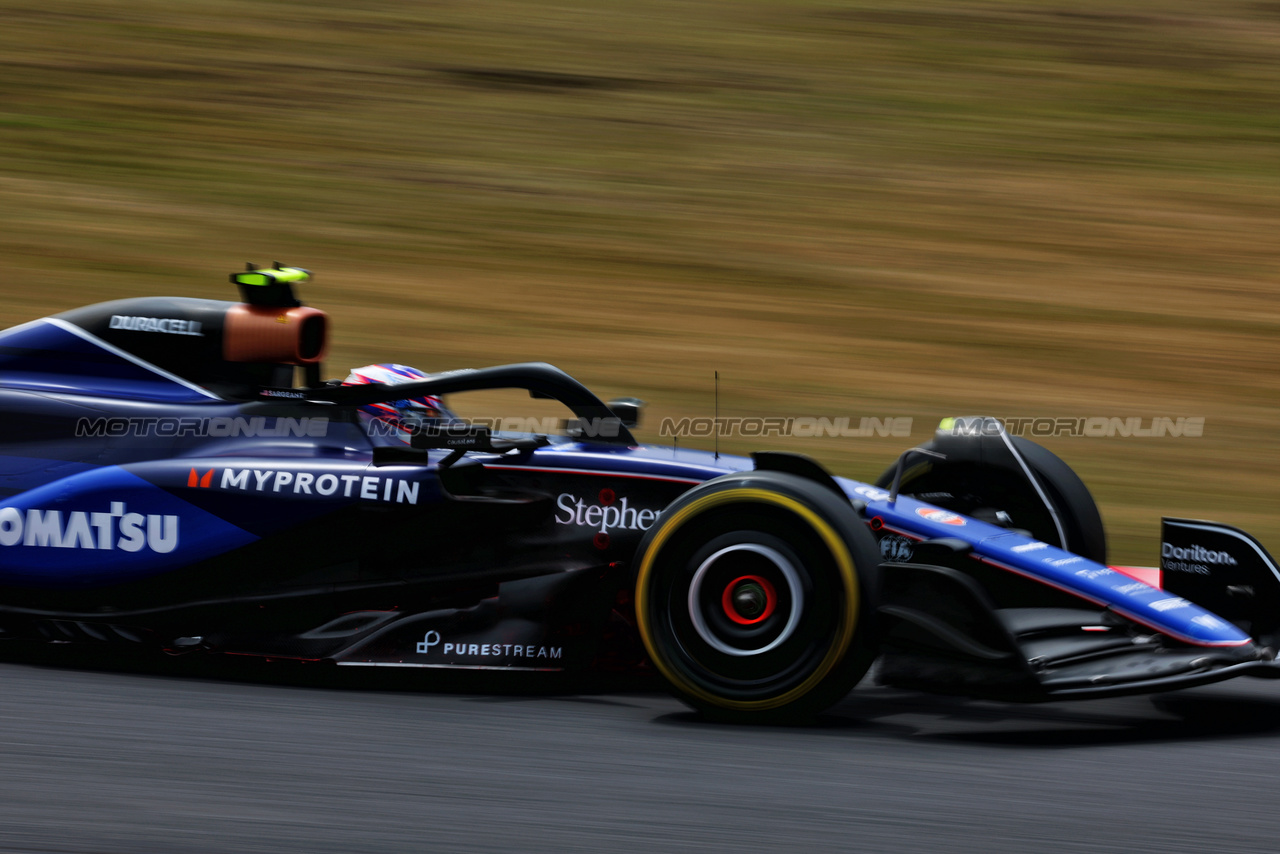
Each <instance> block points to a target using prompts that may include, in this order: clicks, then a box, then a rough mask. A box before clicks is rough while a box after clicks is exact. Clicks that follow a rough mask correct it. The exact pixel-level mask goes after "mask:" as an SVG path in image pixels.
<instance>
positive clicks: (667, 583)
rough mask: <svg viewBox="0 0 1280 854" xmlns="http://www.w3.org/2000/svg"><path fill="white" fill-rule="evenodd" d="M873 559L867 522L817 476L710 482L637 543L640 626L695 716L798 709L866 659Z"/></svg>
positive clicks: (845, 679)
mask: <svg viewBox="0 0 1280 854" xmlns="http://www.w3.org/2000/svg"><path fill="white" fill-rule="evenodd" d="M878 564H879V557H878V552H877V550H876V546H875V542H874V539H873V538H872V536H871V534H870V532H869V531H868V530H867V529H866V526H865V525H864V524H863V523H862V521H861V520H860V519H858V518H857V516H856V514H855V513H854V511H853V508H852V506H851V505H850V504H849V502H848V501H847V500H846V499H845V498H844V497H843V496H840V495H836V494H835V493H834V492H832V491H831V490H830V489H828V488H827V487H826V486H823V485H820V484H818V483H815V482H813V481H810V480H807V479H805V478H802V477H798V476H796V475H792V474H786V473H781V472H760V471H757V472H750V473H743V474H737V475H729V476H726V477H722V478H717V479H715V480H713V481H708V482H707V483H705V484H701V485H699V486H697V487H694V488H693V489H691V490H690V491H689V492H687V493H685V494H684V495H683V496H681V497H680V498H678V499H677V500H676V501H675V502H673V503H672V504H671V506H669V507H668V508H667V509H666V510H665V511H664V512H663V514H662V516H661V517H660V518H659V519H658V521H657V523H656V524H655V525H654V526H653V528H651V529H650V530H649V532H648V534H647V535H646V536H645V539H644V541H643V542H642V543H641V544H640V548H639V551H638V560H637V566H638V570H637V579H636V610H637V619H638V623H639V627H640V635H641V638H642V639H643V641H644V644H645V648H646V650H647V652H648V653H649V656H650V657H651V659H652V660H653V663H654V665H655V666H656V667H657V668H658V670H659V671H660V672H661V673H662V674H663V675H664V676H665V677H666V679H667V681H668V682H669V683H670V685H671V687H672V689H673V690H674V692H675V693H676V695H677V696H679V697H681V698H682V699H683V700H685V701H686V702H688V703H689V704H690V705H692V706H693V707H694V708H696V709H698V710H700V711H701V712H703V713H704V714H706V715H708V716H711V717H714V718H718V719H729V720H738V721H758V722H780V721H794V720H799V719H803V718H806V717H808V716H811V715H813V714H814V713H816V712H818V711H821V710H822V709H824V708H826V707H827V706H829V705H831V704H832V703H834V702H836V701H837V700H839V699H840V698H841V697H843V696H844V695H845V694H846V693H848V691H849V689H850V688H852V687H853V685H854V684H855V683H856V682H857V681H858V679H860V678H861V677H862V675H863V674H864V673H865V672H866V670H867V667H868V666H869V665H870V663H871V660H872V658H873V655H874V649H873V644H872V631H871V619H870V615H871V614H872V613H874V602H873V601H872V600H873V598H874V595H875V586H876V585H875V582H874V579H875V575H874V573H875V572H876V569H877V566H878Z"/></svg>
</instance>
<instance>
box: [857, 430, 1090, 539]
mask: <svg viewBox="0 0 1280 854" xmlns="http://www.w3.org/2000/svg"><path fill="white" fill-rule="evenodd" d="M1005 438H1007V439H1008V440H1009V442H1010V448H1011V450H1012V451H1014V452H1016V455H1017V456H1016V457H1010V460H1011V461H1012V462H1011V464H1007V465H996V464H992V463H987V462H981V461H975V460H958V461H953V460H952V459H945V460H939V459H921V461H920V462H918V463H916V464H914V465H911V466H910V467H908V468H907V469H906V470H905V471H904V472H903V474H902V482H901V484H900V485H899V492H900V494H902V495H909V496H912V497H914V498H918V499H919V500H921V501H925V502H928V503H929V504H934V505H937V506H938V507H943V508H945V509H947V510H951V511H953V512H956V513H960V514H962V515H965V516H974V517H976V518H979V519H984V520H985V521H991V518H992V516H993V514H995V513H997V512H1004V513H1005V514H1006V515H1007V517H1008V524H1009V525H1010V526H1011V527H1014V528H1019V529H1023V530H1026V531H1029V532H1030V533H1031V536H1033V537H1035V538H1036V539H1037V540H1040V541H1042V542H1046V543H1049V544H1050V545H1054V546H1058V547H1059V548H1063V549H1066V550H1067V551H1070V552H1073V553H1075V554H1078V555H1080V556H1081V557H1085V558H1088V559H1089V560H1092V561H1095V562H1097V563H1101V564H1105V563H1106V562H1107V535H1106V530H1105V529H1104V528H1103V526H1102V516H1101V515H1100V514H1099V513H1098V505H1097V504H1096V503H1094V500H1093V496H1092V495H1091V494H1090V493H1089V489H1088V487H1086V486H1085V485H1084V482H1083V481H1082V480H1080V477H1079V476H1078V475H1077V474H1076V473H1075V472H1074V471H1073V470H1072V469H1071V467H1070V466H1068V465H1067V464H1066V463H1065V462H1063V461H1062V459H1061V458H1059V457H1058V456H1057V455H1056V454H1054V453H1053V452H1052V451H1050V450H1049V449H1047V448H1045V447H1042V446H1041V445H1037V444H1036V443H1035V442H1032V441H1031V440H1029V439H1023V438H1022V437H1020V436H1008V437H1005ZM920 447H921V448H924V449H926V450H934V449H936V447H937V443H936V441H929V442H926V443H924V444H923V445H921V446H920ZM1019 458H1020V462H1019ZM1024 466H1025V469H1024V468H1023V467H1024ZM894 471H895V469H894V468H893V467H891V468H889V469H887V470H886V471H885V472H884V474H882V475H880V478H879V480H877V481H876V486H879V487H881V488H882V489H889V488H890V487H891V485H892V484H893V476H894Z"/></svg>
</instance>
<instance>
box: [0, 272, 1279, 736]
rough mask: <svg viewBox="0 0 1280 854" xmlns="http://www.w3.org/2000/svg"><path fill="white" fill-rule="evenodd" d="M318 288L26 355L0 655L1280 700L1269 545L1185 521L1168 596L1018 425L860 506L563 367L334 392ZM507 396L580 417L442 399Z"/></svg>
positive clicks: (6, 471) (175, 307)
mask: <svg viewBox="0 0 1280 854" xmlns="http://www.w3.org/2000/svg"><path fill="white" fill-rule="evenodd" d="M308 277H309V274H308V273H307V272H306V271H305V270H301V269H299V268H291V267H281V266H279V265H276V266H275V267H274V268H272V269H255V268H253V267H252V266H250V267H249V269H247V270H246V271H244V272H242V273H236V274H233V275H232V276H231V279H232V282H233V283H235V284H236V285H237V286H238V287H239V289H240V293H241V298H242V299H241V301H240V302H223V301H214V300H202V299H188V298H161V297H157V298H137V299H124V300H118V301H114V302H107V303H101V304H98V305H91V306H86V307H83V308H77V309H74V310H71V311H67V312H64V313H62V314H59V315H55V316H52V317H46V318H41V319H38V320H34V321H31V322H29V323H26V324H23V325H21V326H16V327H13V328H11V329H8V330H5V331H3V332H0V412H3V417H2V418H0V637H2V638H5V639H7V640H9V641H11V642H13V643H15V644H17V643H21V642H23V641H26V642H54V643H75V644H99V645H102V644H116V645H131V646H136V647H140V648H152V649H154V650H156V651H157V652H159V651H165V652H169V653H172V654H180V653H185V654H197V653H203V654H206V655H210V654H238V655H250V656H258V657H263V658H270V659H293V660H299V661H314V662H323V663H325V664H328V665H336V666H340V667H382V668H415V669H418V670H417V671H416V672H428V671H430V670H431V669H437V670H448V669H466V670H488V671H494V672H513V671H523V672H534V673H537V672H571V671H584V672H591V671H614V672H624V673H626V672H632V671H634V672H637V673H640V672H644V671H646V670H648V672H653V670H655V669H656V671H657V672H658V673H659V674H661V676H662V677H663V678H665V680H666V681H667V682H668V683H669V685H670V687H671V688H672V689H673V690H674V692H675V693H676V694H677V695H678V696H679V697H681V698H682V699H684V700H685V701H687V702H688V703H690V704H691V705H693V706H694V707H695V708H697V709H699V710H701V711H702V712H704V713H705V714H708V715H711V716H713V717H718V718H723V719H734V720H749V721H751V720H754V721H776V720H794V719H797V718H803V717H805V716H808V715H812V714H813V713H815V712H816V711H819V710H821V709H823V708H825V707H826V706H828V705H830V704H832V703H834V702H836V701H837V700H838V699H840V698H841V697H842V696H843V695H844V694H845V693H846V692H848V691H849V690H850V688H851V687H852V686H853V685H854V684H855V683H856V682H857V681H858V680H859V679H860V678H861V677H862V676H863V675H864V674H865V673H866V672H867V669H868V667H869V666H870V665H871V663H872V662H873V660H878V662H879V664H878V668H877V671H876V672H877V678H878V679H879V680H880V682H882V683H884V684H889V685H895V686H905V687H911V688H916V689H922V690H926V691H937V692H948V693H961V694H967V695H972V696H978V697H987V698H999V699H1007V700H1021V701H1033V700H1042V699H1047V698H1058V697H1096V696H1103V695H1113V694H1121V693H1134V692H1148V691H1160V690H1166V689H1171V688H1178V687H1184V686H1191V685H1197V684H1202V683H1207V682H1212V681H1216V680H1220V679H1225V678H1228V677H1232V676H1236V675H1242V674H1249V675H1257V676H1270V677H1275V676H1280V666H1277V665H1276V664H1275V663H1274V661H1273V659H1274V652H1273V650H1274V648H1275V644H1276V638H1277V633H1278V632H1280V607H1278V605H1280V571H1278V570H1277V568H1276V566H1275V564H1274V562H1273V561H1272V559H1271V558H1270V557H1269V556H1268V554H1267V553H1266V551H1265V550H1264V549H1263V548H1262V546H1261V545H1259V544H1258V543H1257V542H1256V541H1255V540H1254V539H1253V538H1251V537H1250V536H1249V535H1247V534H1245V533H1243V532H1241V531H1238V530H1236V529H1234V528H1231V527H1229V526H1226V525H1220V524H1215V523H1210V522H1198V521H1191V520H1185V519H1166V520H1164V529H1163V536H1162V541H1163V545H1162V555H1161V571H1160V573H1158V574H1159V575H1160V576H1161V578H1159V579H1152V578H1148V579H1147V580H1146V581H1144V580H1139V579H1138V578H1135V577H1131V575H1129V574H1126V573H1125V572H1123V571H1120V570H1118V569H1116V568H1112V567H1109V566H1108V565H1107V559H1106V539H1105V535H1104V533H1103V529H1102V523H1101V520H1100V518H1099V515H1098V511H1097V508H1096V507H1095V505H1094V502H1093V499H1092V498H1091V497H1090V495H1089V492H1088V490H1087V489H1086V488H1085V487H1084V485H1083V484H1082V483H1081V482H1080V480H1079V478H1077V477H1076V476H1075V474H1074V473H1073V472H1072V471H1071V470H1070V469H1069V468H1068V467H1067V466H1066V465H1065V464H1064V463H1063V462H1062V461H1061V460H1060V459H1058V458H1057V457H1056V456H1054V455H1053V454H1051V453H1050V452H1048V451H1047V450H1045V449H1044V448H1042V447H1040V446H1038V445H1035V444H1033V443H1031V442H1029V441H1026V440H1024V439H1021V438H1017V437H1012V436H1010V435H1008V434H1007V433H1006V432H1005V431H1004V429H1003V428H1002V427H1001V425H1000V423H999V422H998V421H996V420H994V419H989V418H957V419H947V420H945V421H944V422H943V424H942V426H941V427H940V429H939V430H938V432H937V434H936V436H935V437H934V438H933V440H932V441H930V442H928V443H926V444H925V445H923V446H921V447H919V448H914V449H911V450H908V451H907V452H906V453H904V454H903V455H902V456H901V457H900V458H899V459H898V461H897V463H896V464H895V465H893V466H890V467H889V469H888V470H887V471H885V472H884V473H883V474H882V475H881V476H880V477H879V478H878V479H877V480H876V481H875V482H874V483H861V482H857V481H853V480H847V479H844V478H838V477H833V476H832V475H830V474H829V473H828V472H827V471H826V470H825V469H823V468H822V467H821V466H820V465H819V464H817V463H816V462H814V461H812V460H811V459H809V458H807V457H803V456H799V455H795V454H786V453H776V452H760V453H756V454H754V455H752V457H751V458H749V459H748V458H740V457H730V456H720V455H718V454H713V453H711V452H707V451H699V450H691V449H684V448H679V449H677V448H670V447H654V446H645V445H640V444H638V443H637V442H636V441H635V439H634V438H633V436H632V433H631V428H632V427H634V426H635V424H636V419H637V418H638V416H639V412H640V406H639V401H636V400H634V399H620V400H617V401H611V402H609V403H607V404H606V403H604V402H602V401H601V400H600V399H599V398H597V397H596V396H595V395H593V394H592V393H591V392H590V391H588V390H587V389H586V388H585V387H584V386H583V385H581V384H580V383H578V382H577V381H576V380H574V379H572V378H571V377H570V376H568V375H567V374H565V373H564V372H562V371H560V370H558V369H557V368H554V367H552V366H550V365H546V364H540V363H530V364H515V365H504V366H500V367H492V368H482V369H477V370H464V371H450V372H447V373H441V374H435V375H422V374H416V373H415V372H412V371H405V370H400V369H399V368H398V366H384V367H386V368H387V369H388V370H389V371H392V372H395V371H396V370H400V374H401V376H400V378H399V380H397V381H392V380H388V381H368V379H367V378H364V379H360V380H357V381H353V382H347V383H344V382H338V381H328V382H324V381H322V380H321V371H320V360H321V358H322V357H323V355H324V353H325V349H326V342H327V337H328V319H327V317H326V315H325V314H324V313H323V312H321V311H318V310H316V309H314V308H309V307H306V306H303V305H302V304H301V303H300V302H299V301H298V300H297V298H296V296H295V293H294V285H296V284H298V283H299V282H303V281H306V280H307V278H308ZM413 377H416V378H413ZM491 389H515V390H518V391H521V392H525V391H527V392H528V393H530V394H531V395H532V396H534V397H538V398H549V399H553V400H556V401H559V402H560V403H562V404H564V406H565V407H567V409H568V412H567V413H565V414H566V420H565V422H564V423H563V429H561V430H557V431H555V433H556V435H545V434H541V433H529V432H519V433H512V432H507V431H503V430H500V429H499V430H495V429H492V425H486V424H483V423H477V422H476V421H475V420H472V421H467V420H464V419H461V418H458V417H456V416H454V415H453V414H452V413H451V412H450V411H449V410H448V409H446V408H445V406H444V404H443V403H442V402H441V400H440V396H441V395H446V394H448V395H461V394H462V393H464V392H469V391H477V390H491ZM451 401H452V398H451ZM570 415H571V417H568V416H570ZM1148 581H1151V582H1154V583H1148ZM335 672H336V671H335ZM386 672H388V673H390V672H393V671H386ZM395 672H403V673H408V672H409V671H395Z"/></svg>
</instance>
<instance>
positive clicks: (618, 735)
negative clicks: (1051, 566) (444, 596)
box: [0, 661, 1280, 854]
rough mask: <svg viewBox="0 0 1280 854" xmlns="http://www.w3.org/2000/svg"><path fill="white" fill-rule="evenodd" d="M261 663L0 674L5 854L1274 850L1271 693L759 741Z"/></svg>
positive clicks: (22, 666) (994, 708)
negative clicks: (196, 672) (226, 669)
mask: <svg viewBox="0 0 1280 854" xmlns="http://www.w3.org/2000/svg"><path fill="white" fill-rule="evenodd" d="M269 678H270V681H263V678H262V676H261V675H260V674H257V673H256V671H255V674H252V675H247V676H245V677H243V678H242V676H241V675H240V673H239V672H238V671H237V672H236V673H233V674H230V675H228V674H225V673H221V672H219V673H217V674H214V675H209V674H205V675H202V676H185V675H174V674H172V673H155V672H149V671H141V672H140V671H138V670H137V669H136V668H121V667H119V666H106V667H104V666H102V665H100V664H94V665H86V664H85V663H84V662H78V663H74V664H68V663H66V662H63V661H56V662H49V661H38V662H31V661H16V662H15V661H6V662H4V663H0V852H22V854H27V852H49V854H53V852H57V854H67V852H77V854H81V852H83V854H102V853H104V852H112V854H114V853H115V852H130V854H133V852H165V854H180V852H193V853H194V854H204V852H230V851H236V852H240V851H251V852H281V851H304V852H344V854H346V852H366V851H367V852H383V851H397V852H398V851H412V852H437V851H439V852H452V851H466V852H472V851H493V852H542V851H547V852H575V851H592V852H595V851H610V852H618V851H644V852H665V851H788V852H790V851H805V852H807V851H858V852H868V851H886V852H888V851H892V852H955V851H982V852H1037V851H1053V852H1090V854H1097V853H1098V852H1137V851H1151V852H1162V854H1172V853H1173V852H1197V854H1199V853H1200V852H1205V851H1224V852H1243V851H1266V852H1274V851H1277V850H1280V816H1278V815H1277V813H1278V812H1280V811H1278V810H1277V801H1278V800H1280V682H1257V681H1239V680H1237V681H1236V682H1232V683H1225V684H1223V685H1219V686H1213V687H1208V688H1199V689H1195V690H1192V691H1186V692H1182V693H1178V694H1170V695H1165V696H1163V697H1160V698H1157V699H1154V700H1153V699H1152V698H1149V697H1137V698H1125V699H1113V700H1097V701H1090V702H1075V703H1056V704H1048V705H1040V706H1006V705H998V704H994V703H983V702H971V701H963V700H955V699H949V698H932V697H928V696H925V695H919V694H912V693H906V692H899V691H892V690H889V689H884V688H876V687H860V688H859V689H858V690H856V691H855V692H854V693H853V694H851V695H850V697H849V699H848V700H847V701H845V702H844V703H842V704H841V705H840V706H838V707H837V708H836V709H834V710H833V711H832V712H831V713H830V714H829V715H826V716H825V717H823V718H822V719H821V720H820V721H819V722H818V724H817V725H815V726H811V727H804V728H763V727H731V726H723V725H716V724H709V723H704V722H702V721H700V720H698V719H697V718H695V717H694V716H693V715H691V714H690V713H688V712H686V711H685V710H684V708H683V707H682V706H681V705H679V704H678V703H677V702H676V701H675V700H673V699H670V698H669V697H667V696H665V695H663V694H661V693H658V692H643V691H641V692H630V693H606V694H591V693H564V694H550V695H547V694H541V695H539V694H528V693H526V694H520V695H516V696H510V695H504V694H499V693H493V692H485V691H481V690H479V688H478V686H470V687H467V686H463V687H461V688H458V687H455V688H454V689H453V690H451V691H449V692H440V691H404V690H388V689H386V688H380V687H378V686H370V685H366V684H357V685H354V686H344V687H331V686H328V685H327V684H323V685H317V684H314V682H313V681H311V680H310V678H309V677H308V678H306V679H302V680H297V679H293V678H292V677H290V678H289V679H285V680H284V681H283V682H281V681H280V680H279V679H277V677H276V676H275V675H271V676H270V677H269Z"/></svg>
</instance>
